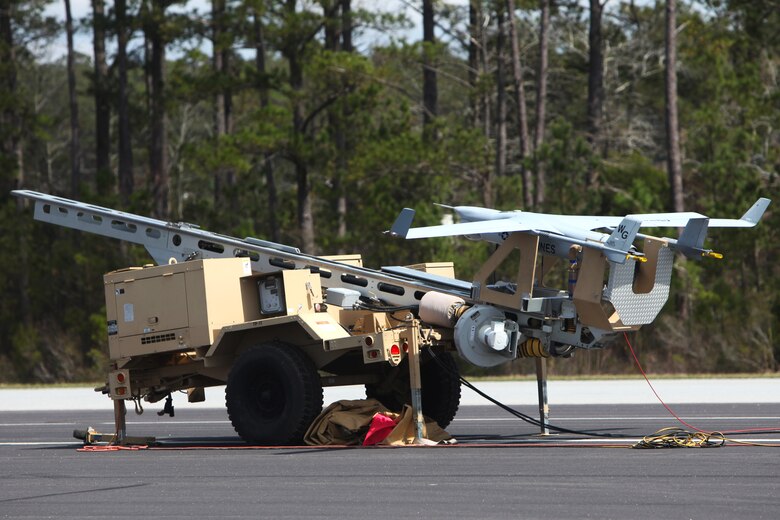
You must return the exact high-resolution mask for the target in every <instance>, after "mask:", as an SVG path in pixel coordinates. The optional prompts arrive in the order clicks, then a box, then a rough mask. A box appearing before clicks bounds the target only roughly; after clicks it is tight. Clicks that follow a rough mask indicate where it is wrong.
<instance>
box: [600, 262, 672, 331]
mask: <svg viewBox="0 0 780 520" xmlns="http://www.w3.org/2000/svg"><path fill="white" fill-rule="evenodd" d="M673 261H674V253H673V252H672V251H671V250H670V249H669V248H668V247H664V248H662V249H661V250H660V251H659V252H658V265H657V267H656V272H655V286H654V287H653V290H652V291H650V292H649V293H647V294H636V293H634V269H635V266H636V260H626V263H625V264H623V265H620V264H613V263H610V270H609V282H607V288H606V289H605V290H604V299H605V300H607V301H609V302H610V303H612V306H613V307H615V311H617V313H618V316H620V321H621V322H623V324H624V325H646V324H648V323H652V321H653V320H654V319H655V317H656V316H658V313H659V312H661V309H662V308H663V306H664V304H665V303H666V300H667V299H668V298H669V284H670V282H671V279H672V263H673Z"/></svg>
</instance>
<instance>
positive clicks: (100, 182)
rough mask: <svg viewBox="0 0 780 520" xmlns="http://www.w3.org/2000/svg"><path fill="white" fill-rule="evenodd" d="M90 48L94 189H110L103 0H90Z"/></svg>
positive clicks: (109, 117) (109, 123) (106, 66)
mask: <svg viewBox="0 0 780 520" xmlns="http://www.w3.org/2000/svg"><path fill="white" fill-rule="evenodd" d="M92 11H93V14H94V20H93V22H92V23H93V44H92V45H93V49H94V52H95V72H94V79H93V88H94V90H95V182H96V184H97V191H98V193H99V194H101V195H107V194H108V193H109V192H110V191H111V185H112V184H113V180H112V178H111V103H110V100H109V92H108V91H109V87H108V65H107V64H106V16H105V6H104V4H103V0H92Z"/></svg>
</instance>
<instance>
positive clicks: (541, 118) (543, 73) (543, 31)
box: [534, 0, 550, 209]
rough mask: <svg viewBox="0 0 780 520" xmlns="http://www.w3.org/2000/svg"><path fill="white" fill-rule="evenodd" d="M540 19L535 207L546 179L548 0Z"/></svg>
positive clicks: (543, 2) (543, 0)
mask: <svg viewBox="0 0 780 520" xmlns="http://www.w3.org/2000/svg"><path fill="white" fill-rule="evenodd" d="M539 6H540V8H541V19H540V22H539V71H538V73H537V77H536V134H535V135H534V158H535V164H536V193H535V196H536V199H535V204H536V208H537V209H541V207H542V204H544V197H545V194H544V192H545V187H546V180H545V178H544V177H545V176H544V164H543V163H542V161H541V160H540V157H539V154H540V153H541V147H542V143H543V142H544V130H545V118H546V105H547V45H548V41H547V40H548V33H549V27H550V0H540V2H539Z"/></svg>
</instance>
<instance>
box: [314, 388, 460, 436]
mask: <svg viewBox="0 0 780 520" xmlns="http://www.w3.org/2000/svg"><path fill="white" fill-rule="evenodd" d="M377 413H382V414H384V415H387V416H388V417H391V418H393V419H395V420H397V421H398V424H397V425H396V427H395V428H394V429H393V431H392V432H390V435H388V436H387V438H386V439H385V440H384V441H382V442H381V443H380V444H384V445H393V446H399V445H405V444H412V443H413V442H414V439H415V425H414V418H413V416H412V415H413V414H412V408H411V407H410V406H405V407H404V409H403V411H402V412H401V413H400V414H397V413H393V412H391V411H389V410H388V409H387V408H385V407H384V406H382V404H381V403H380V402H379V401H377V400H376V399H362V400H356V401H349V400H343V401H336V402H335V403H333V404H331V405H330V406H328V407H327V408H325V410H323V411H322V413H321V414H320V415H319V416H318V417H317V418H316V419H315V420H314V422H313V423H312V424H311V426H309V429H308V430H307V432H306V435H305V436H304V441H305V442H306V444H308V445H310V446H327V445H355V444H361V443H362V442H363V438H364V437H365V436H366V432H367V431H368V428H369V425H370V424H371V420H372V419H373V418H374V414H377ZM425 427H426V430H427V434H428V439H429V440H430V441H433V443H438V442H443V441H451V440H452V437H451V436H450V434H448V433H447V432H446V431H444V430H443V429H441V428H440V427H439V425H438V424H436V422H434V421H432V420H430V419H428V418H427V417H426V418H425Z"/></svg>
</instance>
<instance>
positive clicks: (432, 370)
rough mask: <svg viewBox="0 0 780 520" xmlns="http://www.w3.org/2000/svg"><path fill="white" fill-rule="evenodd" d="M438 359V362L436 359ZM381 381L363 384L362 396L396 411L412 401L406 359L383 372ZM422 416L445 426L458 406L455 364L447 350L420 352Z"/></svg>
mask: <svg viewBox="0 0 780 520" xmlns="http://www.w3.org/2000/svg"><path fill="white" fill-rule="evenodd" d="M437 361H438V362H437ZM383 377H384V378H385V381H386V382H385V383H379V384H375V385H374V384H371V385H366V397H369V398H374V399H377V400H378V401H379V402H380V403H382V404H383V405H385V406H386V407H387V408H389V409H390V410H392V411H394V412H400V411H401V408H403V406H404V405H405V404H410V403H411V402H412V397H411V391H410V389H409V363H408V361H407V360H406V359H404V361H403V362H402V363H401V364H400V365H398V366H397V367H392V368H390V369H388V370H387V371H385V373H384V374H383ZM420 379H421V380H422V409H423V415H425V416H426V417H428V418H429V419H433V420H434V421H436V423H437V424H438V425H439V426H441V427H442V428H446V427H447V426H449V424H450V423H451V422H452V419H454V418H455V414H456V413H458V406H460V376H459V374H458V365H457V364H456V363H455V359H454V358H453V357H452V355H451V354H450V353H449V352H442V353H438V354H436V359H433V356H432V355H431V353H430V351H428V350H424V351H422V353H421V354H420Z"/></svg>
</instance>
